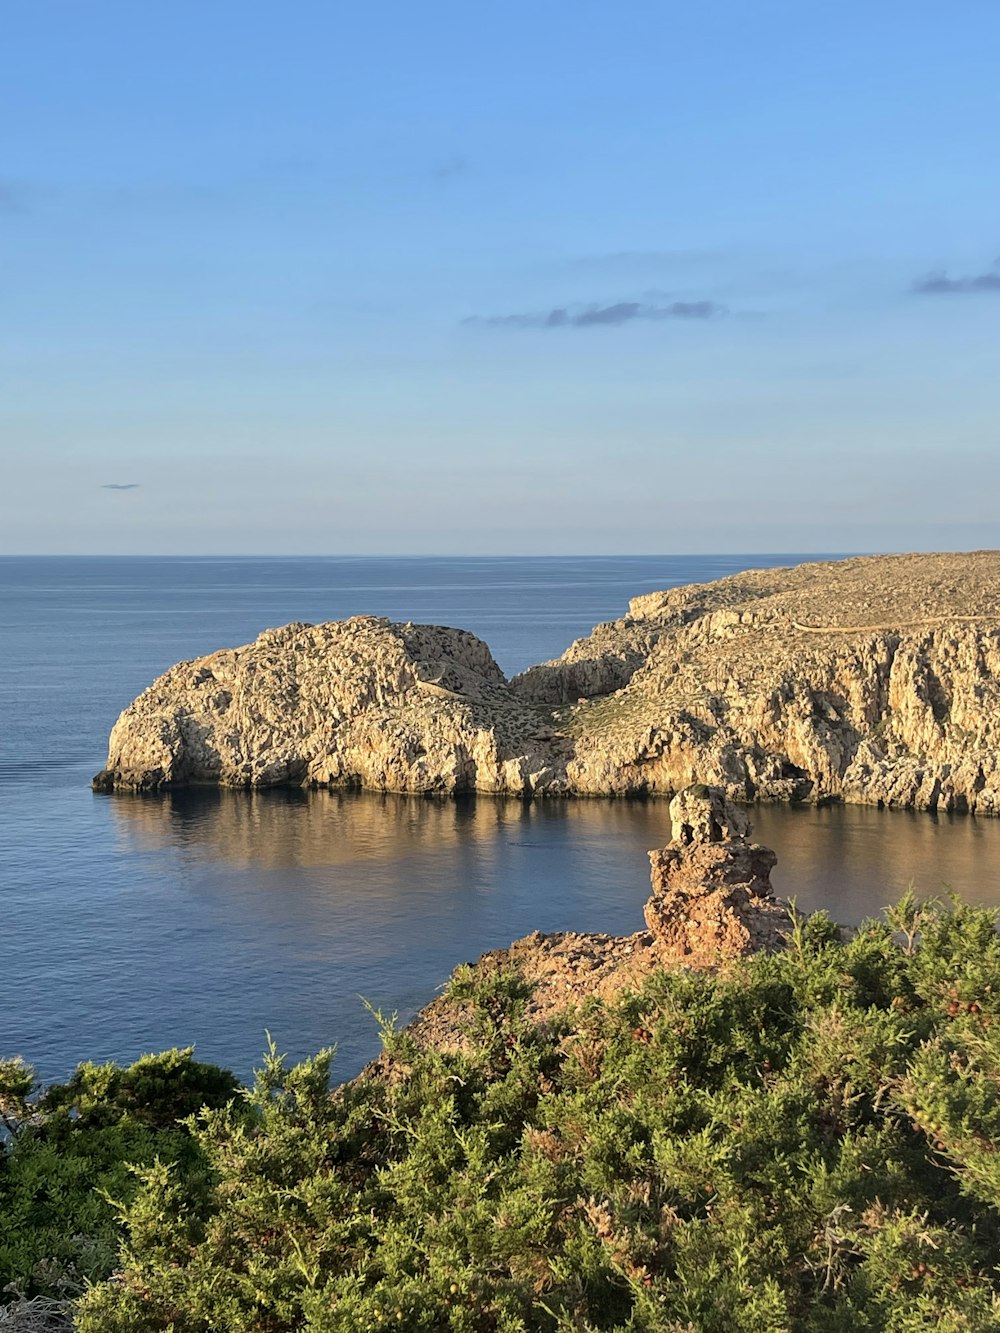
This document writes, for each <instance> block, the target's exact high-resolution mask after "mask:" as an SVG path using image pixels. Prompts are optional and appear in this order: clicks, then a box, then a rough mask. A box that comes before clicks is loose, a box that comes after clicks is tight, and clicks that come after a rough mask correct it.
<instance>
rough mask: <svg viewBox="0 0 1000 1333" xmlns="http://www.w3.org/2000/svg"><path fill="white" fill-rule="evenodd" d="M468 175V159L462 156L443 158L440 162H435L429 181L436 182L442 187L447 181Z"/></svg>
mask: <svg viewBox="0 0 1000 1333" xmlns="http://www.w3.org/2000/svg"><path fill="white" fill-rule="evenodd" d="M468 174H469V159H468V158H467V157H462V156H456V157H448V158H445V159H444V160H443V161H441V162H435V163H434V165H433V166H432V167H431V180H432V181H436V182H437V183H438V184H439V185H443V184H445V182H447V181H453V180H458V179H459V178H460V177H462V176H467V175H468Z"/></svg>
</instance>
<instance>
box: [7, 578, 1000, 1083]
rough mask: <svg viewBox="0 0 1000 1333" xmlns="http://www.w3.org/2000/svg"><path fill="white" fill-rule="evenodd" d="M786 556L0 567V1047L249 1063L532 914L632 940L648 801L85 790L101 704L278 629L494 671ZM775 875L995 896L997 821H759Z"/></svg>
mask: <svg viewBox="0 0 1000 1333" xmlns="http://www.w3.org/2000/svg"><path fill="white" fill-rule="evenodd" d="M803 558H806V557H803V556H800V555H783V556H774V557H763V556H759V555H758V556H752V557H738V556H725V557H721V556H720V557H662V558H655V557H635V558H631V557H621V558H615V559H611V558H579V559H568V558H567V559H542V558H539V559H452V558H448V559H445V558H442V559H419V560H418V559H396V558H384V559H370V558H365V559H360V558H359V559H349V558H340V559H325V560H319V559H301V560H300V559H286V560H276V559H272V558H268V559H241V560H230V559H159V558H148V559H89V558H73V559H70V558H65V559H63V558H50V559H19V558H7V559H0V627H2V639H3V652H2V656H0V857H2V862H0V912H2V916H0V929H2V932H3V934H2V952H0V986H2V990H0V996H2V1000H0V1003H2V1009H0V1054H11V1055H13V1054H21V1055H23V1056H24V1057H25V1058H26V1059H28V1060H30V1061H32V1063H34V1064H35V1065H36V1067H37V1068H38V1070H39V1072H40V1074H41V1075H42V1076H43V1077H44V1078H46V1079H52V1078H61V1077H64V1076H65V1075H66V1073H67V1072H68V1071H69V1070H70V1069H71V1068H72V1067H73V1065H74V1064H75V1063H76V1062H77V1061H78V1060H80V1059H84V1058H87V1059H99V1060H104V1059H118V1060H129V1059H133V1058H134V1057H135V1056H137V1055H139V1054H141V1053H142V1052H143V1051H147V1050H158V1049H162V1048H164V1047H166V1046H172V1045H187V1044H190V1043H195V1044H196V1046H197V1049H198V1053H199V1054H200V1055H201V1057H202V1058H204V1059H211V1060H217V1061H220V1062H222V1063H224V1064H227V1065H229V1066H231V1067H233V1068H235V1069H236V1070H237V1071H238V1072H239V1073H240V1074H242V1075H246V1074H247V1073H248V1072H249V1070H250V1068H251V1067H252V1065H253V1063H254V1061H255V1059H256V1057H257V1056H258V1055H259V1053H260V1051H261V1049H262V1047H263V1043H264V1031H265V1029H269V1030H270V1031H271V1032H272V1033H273V1034H274V1036H275V1038H276V1040H277V1041H278V1042H279V1044H280V1045H281V1046H282V1048H283V1049H285V1050H287V1051H289V1053H291V1054H293V1055H304V1054H308V1053H310V1052H312V1051H314V1050H316V1049H318V1048H319V1047H320V1046H323V1045H326V1044H330V1043H333V1042H336V1043H338V1059H337V1066H336V1067H337V1070H338V1072H339V1074H340V1075H341V1076H343V1077H347V1076H349V1075H350V1074H353V1073H354V1072H356V1071H357V1069H358V1068H359V1067H360V1065H361V1064H362V1063H363V1061H364V1060H365V1059H367V1058H368V1057H370V1056H371V1055H372V1054H373V1053H374V1052H375V1050H376V1048H377V1040H376V1035H375V1028H374V1024H373V1021H372V1020H371V1018H370V1017H369V1015H368V1014H367V1012H366V1011H365V1009H364V1007H363V1005H362V1003H361V1000H360V999H359V997H360V996H365V997H366V998H367V999H368V1000H370V1001H371V1003H372V1004H374V1005H376V1006H377V1007H381V1008H382V1009H383V1010H386V1011H390V1012H391V1011H394V1010H395V1011H398V1012H399V1013H400V1015H401V1016H402V1017H408V1016H409V1015H411V1014H412V1013H413V1012H414V1010H415V1009H416V1008H418V1007H419V1006H420V1005H421V1004H423V1003H425V1002H426V1001H427V1000H428V999H429V998H431V996H432V995H433V993H434V990H435V987H437V986H438V985H439V984H440V983H441V982H442V981H443V980H444V979H445V978H446V976H447V975H448V973H449V972H450V971H451V969H452V968H453V967H454V966H455V964H456V963H458V962H461V961H462V960H464V959H471V958H474V957H476V956H477V955H478V954H479V953H481V952H482V951H483V950H484V949H488V948H495V947H499V946H502V945H505V944H507V943H509V941H510V940H512V939H514V938H517V937H518V936H521V935H524V934H526V933H527V932H528V931H530V930H533V929H536V928H537V929H541V930H559V929H580V930H606V931H615V932H625V931H631V930H635V929H638V928H639V927H640V925H641V921H642V904H643V902H644V900H645V898H646V896H647V892H648V889H647V885H648V862H647V858H646V852H647V850H648V849H649V848H651V847H655V846H658V845H662V843H663V842H664V841H665V840H666V838H667V837H668V835H669V821H668V819H667V812H666V808H665V805H664V804H662V803H660V802H648V803H638V802H634V803H633V802H622V801H606V802H605V801H575V802H574V801H566V802H561V801H556V802H547V803H546V802H539V803H534V804H529V805H525V804H523V803H521V802H519V801H493V800H486V799H479V800H467V801H458V802H439V801H436V800H422V799H419V798H416V799H407V798H402V797H385V798H382V797H377V796H370V795H368V796H340V795H336V794H331V793H326V792H316V793H303V792H298V791H277V792H258V793H243V792H180V793H174V794H167V795H164V796H162V797H153V798H130V797H124V796H118V797H108V796H95V795H94V794H92V793H91V791H90V789H89V780H90V777H91V776H92V774H93V773H95V772H96V771H97V770H98V769H99V768H100V767H101V766H102V764H103V762H104V758H105V751H106V741H107V734H108V731H109V729H110V727H111V725H112V723H113V722H114V720H115V717H116V716H117V714H118V712H119V711H120V710H121V709H122V708H123V707H124V706H125V705H126V704H128V703H129V702H130V701H131V699H132V698H133V697H134V696H135V695H136V694H137V693H138V692H139V691H140V690H142V689H143V688H144V687H145V686H146V685H148V684H149V683H150V681H151V680H152V679H153V678H154V677H155V676H156V675H158V674H159V673H160V672H161V671H163V670H164V669H165V668H166V667H168V666H170V665H171V664H172V663H173V662H175V661H178V660H180V659H182V658H188V657H194V656H197V655H198V654H201V653H205V652H209V651H211V650H212V649H215V648H218V647H221V646H224V645H232V644H238V643H243V642H246V641H247V640H248V639H251V638H253V637H254V636H255V635H256V634H258V633H259V632H260V631H261V630H262V629H264V628H266V627H268V626H272V625H279V624H283V623H285V622H287V621H290V620H310V621H319V620H328V619H337V618H340V617H342V616H348V615H353V614H357V613H359V612H371V613H375V614H379V615H387V616H390V617H392V618H393V619H401V620H407V619H412V620H416V621H427V622H430V623H440V624H451V625H458V626H461V627H463V628H467V629H471V630H473V631H474V632H475V633H477V634H480V635H481V636H482V637H483V638H485V639H486V640H487V641H488V642H489V644H490V646H491V647H492V649H493V651H494V655H495V656H496V658H497V660H498V661H499V662H500V664H501V666H502V667H503V668H504V669H505V670H506V671H508V672H514V671H517V670H520V669H521V668H523V667H525V666H527V665H529V664H530V663H532V662H537V661H541V660H543V659H545V658H548V657H552V656H555V655H557V654H559V653H560V652H561V651H562V650H563V649H564V648H565V647H566V646H567V645H568V644H569V643H570V641H571V640H572V639H574V638H576V637H578V636H580V635H581V634H585V633H587V632H588V631H589V629H590V628H591V627H592V626H593V625H594V624H595V623H597V622H598V621H601V620H608V619H612V618H614V617H615V616H618V615H620V614H622V613H623V611H624V609H625V605H626V602H627V601H628V599H629V597H632V596H635V595H636V594H638V593H642V592H648V591H651V590H653V589H657V588H665V587H669V586H672V585H676V584H679V583H689V582H694V581H702V580H706V579H712V578H719V577H721V576H722V575H724V574H728V573H731V572H734V571H736V570H739V569H744V568H748V567H751V566H758V567H759V566H762V565H776V564H789V563H794V562H796V561H798V560H800V559H803ZM755 824H756V834H757V836H758V837H759V838H760V840H761V841H763V842H767V843H769V844H770V845H771V846H773V847H774V848H775V849H776V850H777V852H778V854H779V857H780V861H779V866H778V870H777V871H776V873H775V876H774V881H775V884H776V887H777V888H778V890H779V891H780V892H782V893H786V894H789V893H794V894H796V895H797V897H798V899H799V901H800V902H801V904H802V905H803V906H806V907H810V908H811V907H817V906H826V907H828V908H829V909H830V910H831V911H832V912H833V914H834V915H835V916H837V917H838V918H840V919H842V920H858V919H860V918H861V917H862V916H864V915H865V914H867V913H870V912H875V911H878V910H879V908H880V907H881V906H882V905H883V904H884V903H886V902H888V901H890V900H891V899H892V898H893V897H895V896H897V895H898V893H899V892H900V891H901V890H902V889H903V888H904V887H905V886H906V884H907V882H908V881H909V880H910V879H913V880H914V881H916V883H917V884H918V886H919V887H920V888H921V889H923V890H925V891H927V892H936V891H939V890H940V888H941V886H942V884H945V883H947V884H948V885H950V886H951V887H952V888H953V889H954V890H955V891H956V892H959V893H961V894H962V895H964V896H966V897H968V898H970V899H973V900H975V901H982V902H989V903H1000V883H998V878H997V873H996V868H997V866H998V864H1000V821H984V820H979V821H977V820H974V819H969V818H964V819H963V818H955V819H947V818H940V819H934V818H932V817H931V816H928V815H919V816H916V815H907V814H889V813H882V812H879V811H874V810H863V809H839V808H837V807H831V808H828V809H825V810H819V811H817V810H783V809H772V808H765V809H760V810H759V811H758V812H757V813H756V815H755Z"/></svg>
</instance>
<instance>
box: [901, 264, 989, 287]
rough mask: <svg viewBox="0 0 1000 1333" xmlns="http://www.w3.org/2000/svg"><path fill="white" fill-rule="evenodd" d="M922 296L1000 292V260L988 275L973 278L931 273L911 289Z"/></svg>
mask: <svg viewBox="0 0 1000 1333" xmlns="http://www.w3.org/2000/svg"><path fill="white" fill-rule="evenodd" d="M911 290H912V291H914V292H917V293H918V294H919V295H920V296H950V295H952V294H953V293H956V292H957V293H961V294H965V293H970V292H1000V259H997V260H995V261H994V264H993V267H992V268H991V269H990V270H989V271H988V272H986V273H976V274H974V275H972V276H971V277H965V278H949V277H948V275H947V274H946V273H929V274H928V275H927V277H925V278H918V279H917V281H916V282H915V283H914V284H913V287H912V288H911Z"/></svg>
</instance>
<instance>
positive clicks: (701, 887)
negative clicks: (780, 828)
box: [645, 786, 790, 968]
mask: <svg viewBox="0 0 1000 1333" xmlns="http://www.w3.org/2000/svg"><path fill="white" fill-rule="evenodd" d="M670 819H671V825H672V827H671V833H672V837H671V841H670V842H669V843H668V845H667V846H666V847H664V848H663V849H662V850H661V851H655V852H650V854H649V858H650V861H651V863H652V881H653V895H652V897H651V898H650V899H649V901H648V902H647V903H646V907H645V917H646V925H647V927H648V928H649V931H650V933H651V934H652V936H653V940H654V942H655V944H656V948H657V951H658V953H659V954H660V957H661V958H662V959H664V960H665V961H667V960H669V961H675V962H677V963H682V964H684V965H685V966H687V967H699V968H701V967H711V966H714V965H715V964H717V963H718V961H719V959H720V958H724V957H731V956H736V955H741V954H747V953H756V952H757V951H759V950H760V949H764V948H774V947H776V945H777V943H778V941H779V940H780V939H781V933H782V932H783V931H785V930H787V929H788V928H789V926H790V921H789V918H788V913H787V912H786V910H785V908H784V906H783V904H781V903H779V902H777V900H776V899H775V898H774V897H773V895H772V892H771V871H772V870H773V869H774V867H775V864H776V863H777V860H778V858H777V857H776V856H775V854H774V852H772V851H771V849H770V847H762V846H760V845H759V844H757V843H751V842H748V841H747V839H748V836H749V832H750V823H749V820H748V819H747V817H746V815H745V814H743V812H742V811H739V810H737V809H736V808H735V807H734V806H733V804H732V802H731V801H730V800H729V799H728V797H727V796H726V794H725V792H723V791H722V789H721V788H719V787H705V786H697V787H689V788H687V789H686V790H685V791H682V792H680V793H679V794H678V795H677V796H675V797H674V799H673V800H672V801H671V802H670Z"/></svg>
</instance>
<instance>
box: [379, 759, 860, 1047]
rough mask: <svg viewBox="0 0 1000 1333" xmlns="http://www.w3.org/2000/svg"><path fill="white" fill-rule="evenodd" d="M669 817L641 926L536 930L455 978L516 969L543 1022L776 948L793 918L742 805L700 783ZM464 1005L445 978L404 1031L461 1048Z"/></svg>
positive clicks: (533, 1013) (470, 979) (770, 856)
mask: <svg viewBox="0 0 1000 1333" xmlns="http://www.w3.org/2000/svg"><path fill="white" fill-rule="evenodd" d="M670 822H671V838H670V842H669V843H668V844H667V845H666V847H663V848H661V849H658V850H656V851H652V852H650V854H649V859H650V863H651V864H650V879H651V882H652V894H651V895H650V897H649V899H648V901H647V903H646V906H645V910H644V916H645V920H646V929H645V930H641V931H638V932H636V933H635V934H633V935H603V934H590V933H585V932H579V931H558V932H555V933H553V934H548V935H546V934H542V932H541V931H534V932H533V933H532V934H531V935H527V936H525V938H524V939H521V940H516V941H515V942H514V943H513V944H512V945H511V946H510V947H509V948H507V949H495V950H492V951H490V952H489V953H485V954H483V955H482V957H481V958H480V959H479V960H478V961H477V962H476V963H471V964H466V965H464V967H463V968H460V969H459V970H458V972H456V974H455V977H454V978H453V981H454V980H455V979H458V980H459V981H460V982H464V986H465V989H466V990H468V991H469V992H475V991H477V990H480V989H481V988H482V987H483V985H484V984H486V985H489V983H490V981H491V980H492V979H495V978H499V977H503V976H505V975H511V974H513V975H515V976H516V977H517V979H518V982H519V983H520V984H521V986H522V987H523V997H524V998H523V1003H524V1013H525V1017H526V1018H527V1019H528V1021H529V1022H531V1023H533V1024H543V1023H545V1022H547V1021H548V1020H549V1019H550V1018H552V1017H553V1016H554V1015H556V1014H560V1013H563V1012H565V1011H566V1009H567V1008H569V1007H572V1006H575V1005H579V1004H583V1003H585V1002H586V1001H587V1000H588V999H591V998H594V997H596V998H598V999H601V1000H604V1001H609V1002H610V1001H613V1000H614V999H615V998H616V997H618V996H620V995H621V994H623V993H624V992H627V991H633V992H634V991H638V990H641V988H642V985H643V983H644V981H645V980H646V979H647V978H648V977H649V976H650V975H651V974H652V973H654V972H657V971H661V970H667V971H673V970H676V969H678V968H681V969H687V970H690V971H697V972H708V971H718V970H719V969H721V968H725V967H726V965H727V963H731V962H733V961H734V960H736V959H739V958H746V957H748V956H750V955H751V954H756V953H773V952H775V951H776V950H778V949H783V948H784V947H785V945H786V943H787V938H788V935H789V933H790V932H791V930H792V928H793V920H792V912H791V909H790V907H789V905H788V904H787V903H785V902H783V901H782V900H781V899H780V898H777V897H775V896H774V893H773V891H772V888H771V879H770V876H771V871H772V870H773V868H774V866H775V864H776V862H777V857H776V856H775V854H774V852H773V851H771V849H770V848H769V847H763V846H761V845H760V844H758V843H753V842H751V841H750V832H751V826H750V821H749V820H748V819H747V816H746V814H745V812H744V811H743V810H740V809H737V808H736V807H735V806H734V805H733V804H732V802H731V801H730V800H729V799H728V797H727V796H726V794H725V792H724V791H723V790H722V789H721V788H719V787H706V786H703V785H700V784H698V785H695V786H692V787H688V788H686V789H685V790H684V791H681V792H679V793H678V794H677V796H675V797H674V799H673V800H672V801H671V802H670ZM840 932H841V935H842V936H843V937H844V938H847V937H848V936H849V935H850V933H851V932H850V930H849V929H847V928H843V927H841V928H840ZM456 992H457V994H456ZM467 1008H468V1006H467V1005H466V1004H464V1003H463V1000H462V990H461V986H459V987H455V986H452V987H451V988H450V993H446V994H445V995H442V996H441V997H440V998H439V999H436V1000H434V1001H432V1002H431V1003H430V1004H429V1005H428V1006H427V1007H426V1008H425V1009H423V1010H421V1012H420V1013H419V1014H418V1015H417V1017H416V1019H415V1020H414V1021H413V1023H412V1024H411V1025H410V1027H409V1029H408V1031H409V1033H410V1035H411V1036H412V1037H413V1038H414V1039H415V1041H416V1042H417V1044H418V1045H419V1046H422V1047H433V1048H435V1049H437V1050H450V1049H460V1048H461V1047H462V1046H463V1043H464V1042H465V1041H467V1040H468V1037H469V1031H470V1025H469V1021H468V1013H467V1012H466V1010H467ZM372 1068H381V1069H383V1070H384V1071H386V1072H388V1071H390V1070H391V1068H392V1061H391V1060H390V1059H387V1058H386V1056H385V1055H383V1056H381V1057H380V1058H379V1059H378V1060H377V1061H376V1062H375V1065H374V1066H370V1067H369V1072H370V1070H371V1069H372Z"/></svg>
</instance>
